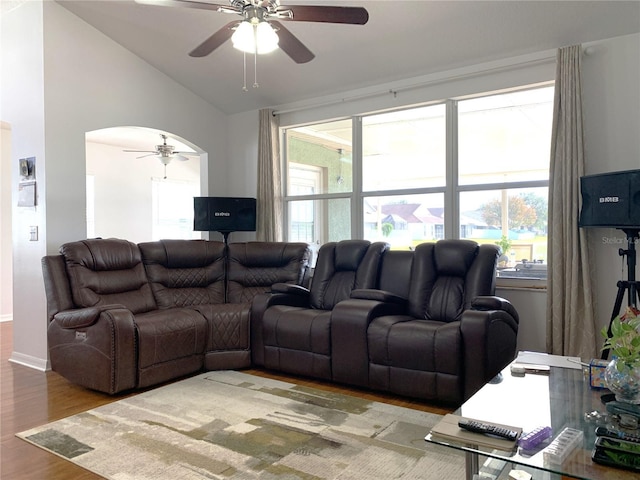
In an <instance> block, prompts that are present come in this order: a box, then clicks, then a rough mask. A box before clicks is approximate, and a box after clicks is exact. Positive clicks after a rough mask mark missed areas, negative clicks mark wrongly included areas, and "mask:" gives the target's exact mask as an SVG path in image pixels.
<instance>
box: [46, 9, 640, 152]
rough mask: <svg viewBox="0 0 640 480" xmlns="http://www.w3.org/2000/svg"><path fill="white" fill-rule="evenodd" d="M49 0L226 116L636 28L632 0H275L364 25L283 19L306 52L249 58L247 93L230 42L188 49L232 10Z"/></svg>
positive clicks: (639, 18)
mask: <svg viewBox="0 0 640 480" xmlns="http://www.w3.org/2000/svg"><path fill="white" fill-rule="evenodd" d="M56 1H58V3H60V4H61V5H63V6H64V7H65V8H67V9H68V10H69V11H71V12H72V13H74V14H76V15H78V16H79V17H80V18H82V19H83V20H85V21H86V22H88V23H89V24H91V25H93V26H94V27H95V28H97V29H98V30H100V31H102V32H103V33H104V34H106V35H107V36H109V37H111V38H112V39H113V40H115V41H116V42H118V43H119V44H121V45H123V46H124V47H126V48H127V49H128V50H130V51H132V52H133V53H135V54H136V55H138V56H139V57H141V58H142V59H144V60H146V61H147V62H148V63H150V64H151V65H153V66H154V67H156V68H157V69H158V70H160V71H162V72H164V73H165V74H166V75H168V76H169V77H171V78H173V79H174V80H175V81H177V82H178V83H180V84H182V85H184V86H185V87H187V88H188V89H190V90H191V91H193V92H194V93H196V94H197V95H199V96H201V97H202V98H203V99H205V100H207V101H208V102H210V103H211V104H212V105H214V106H215V107H217V108H218V109H220V110H221V111H223V112H225V113H227V114H234V113H239V112H243V111H250V110H257V109H260V108H266V107H276V106H280V105H286V104H288V103H292V102H298V101H302V100H305V99H311V98H314V97H319V96H323V95H330V94H335V93H340V92H345V91H348V90H353V89H358V88H362V87H367V86H370V85H376V84H381V83H387V82H393V81H396V80H403V79H407V78H410V77H415V76H421V75H427V74H429V73H434V72H439V71H444V70H449V69H453V68H458V67H463V66H468V65H475V64H479V63H482V62H486V61H492V60H499V59H503V58H509V57H513V56H517V55H524V54H527V53H533V52H539V51H544V50H549V49H555V48H558V47H562V46H567V45H573V44H577V43H588V42H593V41H597V40H601V39H604V38H611V37H615V36H619V35H626V34H630V33H637V32H640V0H634V1H615V0H607V1H563V2H558V1H515V0H512V1H454V0H449V1H430V0H414V1H397V0H386V1H372V0H369V1H354V0H343V1H334V0H324V1H308V0H292V1H291V2H288V1H287V0H281V4H283V5H284V6H286V5H287V4H289V5H292V4H295V5H302V4H305V5H306V4H309V5H312V4H314V5H347V6H363V7H365V8H366V9H367V10H368V12H369V17H370V18H369V22H368V23H367V24H366V25H364V26H359V25H336V24H326V23H308V22H288V23H287V28H288V29H289V30H291V32H293V33H294V34H295V35H296V36H297V37H298V38H299V39H300V40H301V41H302V42H303V43H304V44H305V45H306V46H307V47H308V48H309V49H310V50H311V51H312V52H313V53H315V55H316V58H315V59H314V60H312V61H311V62H309V63H306V64H296V63H294V62H293V61H292V60H291V59H290V58H289V57H288V56H287V55H285V54H284V53H283V52H281V51H276V52H273V53H272V54H269V55H264V56H259V57H258V72H257V73H258V83H259V88H257V89H254V88H252V87H251V85H252V84H253V57H252V56H249V55H248V56H247V60H248V62H247V63H248V65H247V69H248V80H247V82H248V87H249V91H248V92H243V91H242V82H243V79H242V64H243V55H242V53H241V52H239V51H237V50H235V49H233V48H232V46H231V43H230V42H227V43H226V44H224V45H223V46H222V47H220V48H218V49H217V50H215V51H214V52H213V53H212V54H210V55H209V56H207V57H204V58H192V57H189V55H188V52H190V51H191V50H193V49H194V48H195V47H196V46H198V45H199V44H200V43H201V42H202V41H204V39H206V38H207V37H209V36H210V35H211V34H212V33H213V32H215V31H216V30H218V29H219V28H221V27H222V26H223V25H225V24H227V23H229V22H230V21H233V20H234V19H236V18H238V19H240V17H239V16H236V15H233V14H224V13H218V12H215V11H207V10H200V9H192V8H172V7H161V6H149V5H140V4H137V3H135V2H134V1H133V0H56ZM203 1H204V0H203ZM214 3H219V4H226V3H227V2H226V0H218V1H217V2H214ZM153 144H155V142H154V143H153ZM153 144H152V145H153Z"/></svg>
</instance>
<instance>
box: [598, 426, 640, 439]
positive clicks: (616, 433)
mask: <svg viewBox="0 0 640 480" xmlns="http://www.w3.org/2000/svg"><path fill="white" fill-rule="evenodd" d="M596 435H597V436H598V437H609V438H618V439H620V440H626V441H627V442H633V443H640V435H638V434H634V433H627V432H622V431H620V430H612V429H610V428H607V427H596Z"/></svg>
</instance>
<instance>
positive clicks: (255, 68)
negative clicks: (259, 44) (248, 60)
mask: <svg viewBox="0 0 640 480" xmlns="http://www.w3.org/2000/svg"><path fill="white" fill-rule="evenodd" d="M256 51H257V50H256ZM259 86H260V85H258V54H257V53H254V54H253V88H258V87H259Z"/></svg>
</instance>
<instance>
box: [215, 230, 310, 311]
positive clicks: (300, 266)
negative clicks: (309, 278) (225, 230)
mask: <svg viewBox="0 0 640 480" xmlns="http://www.w3.org/2000/svg"><path fill="white" fill-rule="evenodd" d="M228 248H229V250H228V257H229V265H228V275H227V303H249V302H251V301H252V300H253V297H255V296H256V295H257V294H259V293H265V292H267V291H269V290H270V289H271V286H272V285H273V284H274V283H292V284H296V285H301V284H302V282H303V280H304V277H305V274H306V273H307V268H308V267H309V258H310V256H311V250H310V248H309V245H307V244H306V243H283V242H246V243H230V244H229V247H228Z"/></svg>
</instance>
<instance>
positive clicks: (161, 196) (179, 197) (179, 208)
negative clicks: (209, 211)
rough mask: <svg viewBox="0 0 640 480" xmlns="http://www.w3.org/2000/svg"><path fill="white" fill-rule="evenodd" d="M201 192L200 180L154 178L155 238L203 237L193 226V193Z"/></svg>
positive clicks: (152, 181) (153, 211) (153, 215)
mask: <svg viewBox="0 0 640 480" xmlns="http://www.w3.org/2000/svg"><path fill="white" fill-rule="evenodd" d="M199 193H200V188H199V186H198V185H197V184H196V183H192V182H179V181H172V180H167V179H162V180H161V179H155V178H154V179H152V180H151V199H152V212H151V214H152V224H151V229H152V232H151V235H152V239H153V240H162V239H166V238H177V239H194V238H199V237H200V232H194V230H193V197H197V196H198V195H199Z"/></svg>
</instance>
